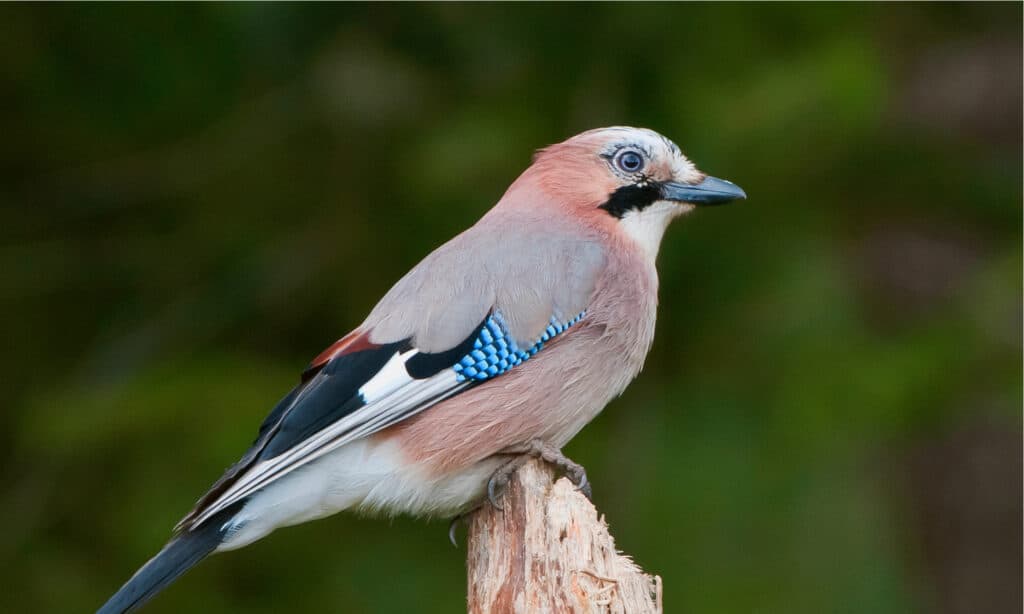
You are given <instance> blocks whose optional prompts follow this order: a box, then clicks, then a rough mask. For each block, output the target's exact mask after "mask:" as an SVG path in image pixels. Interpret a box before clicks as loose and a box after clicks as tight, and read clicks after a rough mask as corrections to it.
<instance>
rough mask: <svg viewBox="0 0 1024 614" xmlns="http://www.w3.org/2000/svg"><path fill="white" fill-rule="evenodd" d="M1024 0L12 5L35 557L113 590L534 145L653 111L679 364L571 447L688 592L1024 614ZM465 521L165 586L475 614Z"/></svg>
mask: <svg viewBox="0 0 1024 614" xmlns="http://www.w3.org/2000/svg"><path fill="white" fill-rule="evenodd" d="M1021 27H1022V20H1021V5H1020V4H1019V3H1010V4H999V5H980V4H971V5H954V4H942V5H922V4H913V5H883V4H872V5H841V6H822V5H744V4H730V5H668V4H659V5H636V4H629V5H626V4H601V5H587V6H583V5H544V6H542V5H478V6H467V5H457V4H445V5H373V6H365V5H332V6H327V5H280V4H202V5H178V6H168V5H163V6H155V5H149V6H125V5H116V6H115V5H77V6H70V5H64V6H42V5H35V6H31V5H6V6H4V7H2V8H0V33H2V36H0V100H2V104H3V109H4V112H3V114H2V119H0V130H2V134H3V136H2V139H0V178H2V183H0V216H2V217H0V239H2V241H0V271H2V280H3V283H2V288H0V308H2V310H3V311H2V313H3V316H4V317H3V318H0V332H2V338H3V342H4V343H3V345H4V351H3V353H2V357H3V358H2V360H3V362H2V367H3V372H4V373H5V374H6V376H5V378H4V381H5V382H6V390H5V394H4V403H5V405H6V409H5V410H4V411H3V412H2V414H0V420H2V424H0V426H2V428H0V442H2V444H3V445H2V447H0V450H2V451H0V455H2V465H0V467H2V469H0V471H2V473H3V476H2V477H3V480H2V483H3V487H2V490H0V496H2V500H0V520H2V524H3V526H4V530H3V532H2V538H0V565H2V568H3V572H4V577H5V582H6V584H7V586H8V589H6V590H5V591H4V593H5V594H4V596H3V597H0V604H3V603H5V602H6V605H3V606H2V607H0V609H3V610H4V611H8V612H86V611H91V609H93V608H95V607H96V606H98V605H99V604H100V603H101V602H102V601H103V600H104V599H105V598H106V597H107V596H108V595H109V594H110V593H111V592H112V591H113V590H114V589H116V588H117V587H118V586H119V585H120V584H121V582H123V581H124V580H125V579H126V578H127V577H128V576H129V575H130V574H131V573H132V572H133V571H134V570H135V569H136V567H137V566H138V565H139V564H141V563H142V562H143V561H144V560H145V559H146V558H148V557H149V556H150V555H151V554H153V553H154V552H155V551H156V550H157V549H158V547H159V546H160V545H161V544H162V543H163V542H164V541H165V539H166V538H167V537H168V536H169V530H170V528H171V526H172V525H173V524H174V523H175V521H176V520H178V518H179V517H180V516H181V515H182V514H183V513H184V512H186V511H187V510H188V509H189V507H190V505H191V504H192V502H193V501H194V499H195V498H196V497H197V496H198V495H199V494H200V493H201V492H202V491H204V490H205V488H206V487H207V486H208V485H209V484H210V483H211V482H212V481H213V480H214V479H215V478H216V477H218V476H219V475H220V472H221V471H222V470H223V469H224V467H226V466H227V465H228V464H230V463H231V462H233V461H234V460H235V459H236V458H237V457H238V456H239V454H240V453H241V452H242V451H243V450H244V449H245V448H246V447H247V445H248V443H249V442H250V441H251V439H252V437H253V436H254V434H255V430H256V427H257V425H258V424H259V422H260V421H261V419H262V418H263V416H264V415H265V413H266V412H267V411H269V409H270V407H271V406H272V404H273V403H274V402H275V401H276V400H277V398H278V397H280V396H281V395H283V394H284V393H285V392H286V391H287V390H288V389H289V388H290V387H291V386H292V385H293V383H294V382H295V381H296V378H297V374H298V372H299V371H300V369H301V368H302V367H303V366H304V364H305V363H306V362H307V361H308V360H309V359H310V358H311V357H312V356H314V355H315V354H317V353H318V352H319V351H320V350H321V349H322V348H323V347H325V346H326V345H328V344H329V343H331V342H332V341H333V340H334V339H336V338H337V337H339V336H341V335H342V334H344V333H345V332H347V331H348V330H349V329H351V328H352V327H353V326H354V325H356V324H357V323H358V322H359V321H360V320H361V319H362V317H363V316H364V315H365V314H366V312H367V311H368V309H369V308H370V307H371V306H372V305H373V304H374V302H375V301H376V300H377V299H378V298H379V297H380V296H381V295H382V294H383V293H384V292H385V291H386V290H387V288H388V287H389V286H390V285H391V284H392V283H394V282H395V281H396V280H397V279H398V278H399V277H400V275H401V274H402V273H404V272H405V271H406V270H407V269H408V268H409V267H411V266H412V265H413V264H415V263H416V262H417V261H418V260H419V259H420V258H421V257H423V256H424V255H425V254H427V253H428V252H429V251H430V250H431V249H433V248H434V247H435V246H437V245H439V244H440V243H442V242H443V241H445V240H447V239H448V238H449V237H451V236H453V235H454V234H455V233H457V232H458V231H460V230H461V229H463V228H465V227H466V226H468V225H469V224H471V223H472V222H473V221H475V220H476V219H477V218H478V217H479V216H480V215H481V214H482V213H483V212H484V211H485V210H486V209H487V208H488V207H490V206H491V204H492V203H494V202H495V201H496V200H497V198H498V197H500V195H501V193H502V192H503V191H504V189H505V187H506V186H507V185H508V184H509V183H510V182H511V181H512V179H514V178H515V177H516V175H517V174H518V173H519V172H520V171H521V170H522V169H523V168H524V167H525V165H527V164H528V162H529V160H530V155H531V152H532V150H533V149H535V148H537V147H540V146H543V145H545V144H548V143H551V142H555V141H560V140H562V139H563V138H565V137H567V136H569V135H571V134H574V133H576V132H579V131H582V130H584V129H588V128H593V127H597V126H603V125H610V124H630V125H640V126H647V127H651V128H654V129H656V130H659V131H661V132H663V133H665V134H666V135H669V136H670V137H672V138H673V139H674V140H676V141H677V142H678V143H679V144H680V145H681V146H682V148H683V150H684V151H685V152H687V153H688V154H689V155H690V156H691V157H692V158H693V159H694V160H695V161H696V162H697V164H698V165H699V166H700V167H701V168H703V169H705V170H707V171H708V172H710V173H713V174H715V175H718V176H721V177H726V178H729V179H732V180H734V181H736V182H737V183H738V184H740V185H742V186H743V187H744V188H745V189H746V190H747V192H748V193H749V195H750V198H749V200H748V201H746V202H743V203H740V204H737V205H735V206H731V207H726V208H720V209H715V210H713V211H712V210H709V211H701V212H699V213H698V214H696V215H693V216H691V217H689V218H687V219H685V220H684V221H682V222H681V223H677V225H676V226H674V227H673V228H672V229H671V231H670V232H669V235H668V237H667V239H666V242H665V245H664V247H663V250H662V253H661V256H660V263H659V265H660V270H661V275H662V289H661V308H660V311H661V313H660V321H659V330H658V336H657V340H656V342H655V345H654V349H653V351H652V353H651V356H650V359H649V360H648V365H647V368H646V370H645V372H644V373H643V374H642V376H641V377H640V379H639V380H638V381H637V382H636V383H635V384H634V385H633V386H632V387H631V388H630V389H629V391H628V392H627V393H626V394H625V396H624V397H622V398H621V399H620V400H618V401H616V402H614V403H613V404H612V405H611V406H610V407H609V408H608V410H607V411H606V412H605V413H604V414H603V415H601V417H599V418H598V419H597V420H596V421H595V422H594V423H593V424H591V425H590V426H589V427H588V428H587V429H585V430H584V432H583V433H582V434H581V435H580V436H579V437H578V438H577V439H576V440H575V441H573V443H571V444H570V445H569V447H568V449H567V452H568V453H569V455H570V456H572V457H574V458H576V459H577V460H579V461H581V462H582V463H584V464H585V465H586V466H587V467H588V469H589V472H590V477H591V480H592V481H593V483H594V491H595V500H596V504H597V506H598V507H599V508H600V509H601V510H602V511H603V512H604V513H605V514H607V518H608V520H609V522H610V523H611V526H612V530H613V533H614V534H615V535H616V537H617V539H618V543H619V546H620V547H621V548H622V549H623V550H624V551H626V552H628V553H630V554H631V555H633V556H634V557H635V558H636V560H637V561H638V562H639V563H640V564H641V565H642V566H643V567H644V568H646V569H647V570H649V571H652V572H655V573H659V574H661V575H662V577H663V578H664V583H665V602H666V605H667V608H668V611H669V612H701V613H708V612H725V613H733V612H778V613H787V614H788V613H805V612H806V613H820V612H851V613H853V612H856V613H863V612H880V613H888V612H940V613H942V612H958V613H959V612H964V613H967V612H1019V611H1020V609H1021V577H1022V570H1021V390H1022V383H1021V292H1022V288H1021V182H1022V174H1021V164H1022V161H1021V133H1022V132H1021ZM446 526H447V525H446V524H445V523H444V522H432V523H426V522H423V521H417V520H410V519H406V518H399V519H395V520H390V521H389V520H379V519H377V520H374V519H361V518H356V517H353V516H350V515H340V516H336V517H334V518H331V519H327V520H323V521H319V522H315V523H312V524H309V525H305V526H302V527H297V528H292V529H286V530H281V531H279V532H277V533H275V534H274V535H273V536H271V537H270V538H268V539H266V540H264V541H263V542H260V543H258V544H256V545H254V546H252V547H250V548H247V549H245V550H242V551H239V552H234V553H230V554H228V555H221V556H216V557H213V558H212V559H210V560H208V561H207V562H205V563H204V564H202V565H201V566H200V567H199V568H197V569H196V570H195V571H193V572H191V573H190V574H188V575H187V576H186V577H185V578H183V579H182V580H181V581H180V582H178V583H177V584H176V585H174V586H173V587H172V588H171V589H170V590H168V591H166V592H165V593H164V594H162V595H161V596H160V597H158V598H157V600H156V601H155V602H153V603H152V604H151V607H149V608H148V609H147V610H146V611H147V612H153V613H157V612H182V611H192V612H284V611H289V612H314V611H336V612H343V611H344V612H396V613H397V612H458V611H460V610H462V609H463V608H464V590H465V586H464V585H465V579H464V575H463V574H464V569H463V563H464V561H463V556H464V550H462V549H460V550H455V549H453V548H452V547H451V545H450V544H449V543H448V542H447V537H446V534H445V532H446Z"/></svg>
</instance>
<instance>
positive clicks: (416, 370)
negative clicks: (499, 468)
mask: <svg viewBox="0 0 1024 614" xmlns="http://www.w3.org/2000/svg"><path fill="white" fill-rule="evenodd" d="M471 230H472V229H471ZM472 240H475V238H474V237H473V235H472V233H471V232H469V231H467V233H464V234H463V235H460V237H457V238H456V239H455V240H453V241H452V242H450V243H449V244H446V245H445V246H442V247H441V248H440V249H438V250H437V251H435V252H434V253H433V254H431V255H430V256H429V257H428V258H427V259H425V260H424V261H423V262H422V263H420V265H418V266H417V267H416V268H415V269H413V271H411V272H410V273H409V274H408V275H407V276H406V277H405V278H403V279H402V280H401V281H400V282H399V283H398V284H396V286H395V287H394V288H393V289H392V291H391V292H389V293H388V295H387V296H385V298H384V299H383V300H382V301H381V303H380V304H379V305H378V307H377V308H375V309H374V311H373V312H372V313H371V315H370V317H369V318H367V320H366V322H364V323H363V325H362V326H360V328H359V329H357V330H356V331H354V332H353V333H352V334H350V335H348V336H346V337H344V338H342V339H341V340H339V341H338V342H337V343H335V344H334V345H332V346H331V347H330V348H328V349H327V350H326V351H325V352H324V353H322V354H321V355H320V356H318V357H317V358H316V359H314V360H313V362H312V363H311V364H310V366H309V368H307V370H306V371H305V372H304V373H303V381H302V383H300V384H299V385H298V386H297V387H296V388H295V389H293V390H292V391H291V392H290V393H289V394H288V395H287V396H285V398H284V399H282V400H281V401H280V402H279V403H278V405H277V406H276V407H275V408H274V409H273V410H272V411H271V413H270V415H269V416H268V417H267V418H266V420H265V421H264V422H263V424H262V426H261V427H260V430H259V435H258V436H257V439H256V441H255V442H254V444H253V446H252V447H251V448H250V449H249V451H248V452H246V454H245V455H244V456H243V457H242V459H241V460H239V461H238V462H237V463H236V464H235V465H234V466H232V467H231V468H229V469H228V471H227V472H226V473H225V474H224V476H223V477H221V479H220V480H218V481H217V483H216V484H214V485H213V487H212V488H211V489H210V490H209V491H208V492H207V493H206V494H205V495H204V496H203V497H202V498H201V499H200V500H199V501H198V503H197V504H196V506H195V508H194V509H193V510H192V512H190V513H189V514H188V516H186V517H185V518H184V519H183V520H182V521H181V522H180V523H179V525H178V528H179V529H182V528H187V529H191V528H193V527H196V526H198V525H200V524H201V523H203V522H204V521H206V520H207V519H209V518H210V517H212V516H213V515H214V514H216V513H217V512H219V511H221V510H223V509H225V508H227V507H229V506H231V505H232V504H235V503H237V502H238V501H241V500H243V499H244V498H246V497H248V496H249V495H251V494H253V493H255V492H256V491H258V490H260V489H261V488H263V487H265V486H267V485H268V484H270V483H271V482H273V481H275V480H277V479H279V478H281V477H283V476H284V475H286V474H288V473H290V472H291V471H294V470H295V469H297V468H299V467H301V466H303V465H306V464H307V463H309V462H312V461H314V460H316V459H317V458H320V457H322V456H323V455H325V454H328V453H329V452H331V451H333V450H336V449H338V448H340V447H341V446H343V445H345V444H347V443H349V442H352V441H355V440H357V439H361V438H363V437H367V436H369V435H372V434H373V433H376V432H378V431H380V430H382V429H385V428H387V427H389V426H392V425H394V424H396V423H398V422H400V421H402V420H405V419H407V418H409V417H411V416H413V415H415V414H418V413H419V412H422V411H424V410H425V409H428V408H429V407H431V406H433V405H435V404H437V403H439V402H441V401H443V400H445V399H448V398H450V397H452V396H454V395H457V394H459V393H460V392H463V391H464V390H466V389H468V388H470V387H472V386H474V385H477V384H479V383H481V382H483V381H486V380H488V379H490V378H492V377H497V376H500V375H501V374H503V373H505V372H506V371H508V370H509V369H512V368H514V367H515V366H517V365H518V364H520V363H522V362H523V361H525V360H528V359H529V358H530V357H531V356H533V355H534V354H535V353H537V352H538V351H540V350H541V349H542V348H543V346H544V343H545V342H547V341H549V340H550V339H551V338H553V337H554V336H556V335H558V334H560V333H561V332H562V331H564V330H565V329H566V328H568V327H570V326H572V325H573V324H575V323H576V322H578V321H579V320H580V319H581V318H582V317H584V316H585V313H586V301H587V299H589V295H590V293H591V292H592V291H593V288H594V283H595V281H594V279H595V278H596V273H597V266H599V265H600V263H601V260H600V254H599V253H597V252H595V251H594V249H595V248H594V247H593V246H592V245H589V244H587V243H585V242H572V245H565V244H562V245H558V242H557V241H556V240H555V239H554V238H553V237H552V238H551V241H550V242H544V241H540V242H534V243H527V244H525V245H523V247H524V248H526V249H528V250H532V251H531V252H530V253H529V254H528V255H527V256H526V257H525V258H523V259H520V260H519V264H518V266H517V265H516V264H514V263H509V262H507V260H508V259H507V258H505V259H504V260H506V262H505V263H504V267H505V269H504V271H502V270H501V266H502V263H501V260H502V258H501V254H500V253H499V254H496V253H494V251H493V250H486V249H477V250H476V251H475V254H476V255H477V256H478V257H479V259H478V260H477V261H476V263H475V264H476V265H477V268H476V272H475V273H474V272H473V270H469V271H461V272H460V269H458V268H455V267H457V265H459V264H460V261H461V255H462V254H464V253H465V250H467V249H469V248H472V247H473V246H472V245H466V244H465V242H467V241H472ZM460 241H462V242H463V244H461V245H460V243H459V242H460ZM569 252H572V253H569ZM553 258H554V259H553ZM557 258H561V260H560V259H557ZM565 258H568V260H565ZM524 259H526V260H533V261H534V264H539V265H542V266H541V268H540V269H539V270H538V269H537V268H533V269H532V270H529V269H530V268H531V267H530V266H529V263H527V265H526V266H525V267H524V265H523V262H522V261H523V260H524ZM545 269H559V270H561V271H563V274H561V275H557V274H551V273H550V272H545ZM564 271H568V273H564ZM527 273H529V274H530V275H529V276H525V277H520V278H519V279H517V276H524V275H527ZM495 282H497V283H495ZM584 294H585V296H584ZM445 313H447V317H444V316H445ZM416 315H418V316H419V318H418V319H417V318H416V317H415V316H416Z"/></svg>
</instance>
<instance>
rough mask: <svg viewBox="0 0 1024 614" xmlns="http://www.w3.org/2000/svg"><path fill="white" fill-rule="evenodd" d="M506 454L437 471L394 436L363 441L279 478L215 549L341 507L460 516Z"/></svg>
mask: <svg viewBox="0 0 1024 614" xmlns="http://www.w3.org/2000/svg"><path fill="white" fill-rule="evenodd" d="M502 462H503V459H501V458H496V459H488V460H485V461H483V462H480V463H477V464H476V465H473V466H472V467H469V468H468V469H465V470H463V471H461V472H457V473H453V474H449V475H445V476H443V477H432V476H429V474H428V473H427V472H426V471H424V470H423V469H422V468H420V467H418V466H416V465H413V464H411V463H409V462H408V461H407V460H405V459H404V458H403V457H402V455H401V453H400V452H399V451H398V449H397V445H396V444H395V442H394V441H379V440H365V439H364V440H359V441H355V442H352V443H350V444H348V445H346V446H344V447H342V448H339V449H338V450H336V451H334V452H332V453H330V454H328V455H327V456H324V457H323V458H321V459H318V460H316V461H314V462H312V463H310V464H309V465H307V466H305V467H302V468H300V469H297V470H295V471H293V472H292V473H290V474H288V475H287V476H285V477H284V478H282V479H280V480H278V481H276V482H273V483H272V484H270V485H268V486H267V487H266V488H264V489H263V490H261V491H259V492H257V493H256V494H254V495H253V496H252V498H251V499H250V500H249V502H248V503H246V505H245V507H244V508H242V510H241V511H240V512H239V513H238V514H237V515H236V516H235V517H234V518H232V520H231V521H230V525H232V526H233V527H234V528H232V529H230V530H229V533H228V536H227V538H226V539H225V541H224V543H223V544H221V545H220V546H219V547H218V548H217V551H218V552H220V551H225V550H234V549H236V548H241V547H242V546H246V545H248V544H251V543H252V542H254V541H256V540H258V539H260V538H262V537H264V536H265V535H267V534H268V533H270V532H271V531H273V530H274V529H277V528H279V527H285V526H289V525H293V524H299V523H302V522H306V521H309V520H313V519H316V518H323V517H325V516H330V515H332V514H336V513H337V512H340V511H342V510H347V509H351V510H356V511H360V512H365V513H378V512H384V513H387V514H389V515H394V514H404V513H407V514H413V515H418V516H454V515H456V514H458V513H459V512H461V511H464V510H465V509H466V508H467V507H468V506H469V505H471V504H472V503H474V502H476V501H478V500H480V499H481V498H482V496H483V493H484V490H485V488H486V485H487V480H488V479H489V478H490V476H491V474H492V473H493V472H494V471H495V470H496V469H497V468H498V466H499V465H500V464H501V463H502Z"/></svg>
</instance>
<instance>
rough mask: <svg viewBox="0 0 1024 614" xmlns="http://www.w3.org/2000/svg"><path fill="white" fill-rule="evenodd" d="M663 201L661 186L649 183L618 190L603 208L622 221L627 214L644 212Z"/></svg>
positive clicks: (610, 195)
mask: <svg viewBox="0 0 1024 614" xmlns="http://www.w3.org/2000/svg"><path fill="white" fill-rule="evenodd" d="M661 199H662V196H661V186H660V185H659V184H658V183H657V182H655V181H647V182H645V183H643V184H636V183H634V184H632V185H624V186H622V187H621V188H618V189H617V190H615V191H614V192H612V193H611V194H609V195H608V200H607V201H606V202H605V203H604V204H603V205H601V208H602V209H604V210H605V211H607V212H608V213H609V214H610V215H611V216H612V217H615V218H617V219H620V220H621V219H622V216H624V215H626V213H627V212H629V211H643V210H644V209H646V208H647V207H650V206H651V205H652V204H654V203H655V202H657V201H659V200H661Z"/></svg>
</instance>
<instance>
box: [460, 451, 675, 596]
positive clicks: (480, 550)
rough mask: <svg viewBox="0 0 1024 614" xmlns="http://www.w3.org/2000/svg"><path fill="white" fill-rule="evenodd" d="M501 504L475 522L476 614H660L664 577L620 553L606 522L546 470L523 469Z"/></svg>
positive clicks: (472, 587) (471, 587) (470, 572)
mask: <svg viewBox="0 0 1024 614" xmlns="http://www.w3.org/2000/svg"><path fill="white" fill-rule="evenodd" d="M501 503H502V505H503V507H504V508H505V509H504V511H501V510H498V509H495V508H494V507H493V506H491V505H489V504H485V505H484V506H483V507H481V508H480V509H479V510H478V511H477V512H475V513H474V514H473V515H472V516H471V518H470V519H469V541H468V543H469V551H468V553H467V558H466V569H467V579H468V590H467V593H468V601H469V604H468V605H469V608H468V609H469V613H470V614H506V613H509V614H511V613H515V614H525V613H534V612H540V613H552V614H553V613H562V612H573V613H576V612H580V613H584V612H585V613H588V614H589V613H593V612H601V613H606V612H607V613H615V614H619V613H623V614H648V613H660V612H661V611H662V604H661V578H660V577H658V576H651V575H648V574H646V573H644V572H643V570H641V569H640V568H639V567H637V566H636V564H634V563H633V561H632V560H631V559H630V558H629V557H628V556H626V555H623V554H621V553H619V552H618V551H617V550H616V549H615V541H614V540H613V539H612V536H611V534H610V533H609V532H608V525H607V524H606V523H605V521H604V518H603V517H602V518H598V515H597V510H596V509H595V508H594V506H593V505H592V504H591V503H590V501H588V500H587V498H586V497H584V496H583V495H582V494H581V493H580V492H578V491H577V490H576V487H575V486H573V484H572V483H571V482H569V480H567V479H565V478H561V479H559V480H558V481H557V482H556V481H555V480H554V472H553V470H552V469H551V468H550V467H548V466H547V465H546V464H544V463H543V462H541V461H539V460H534V461H531V462H529V463H527V464H526V465H524V466H523V467H522V468H520V469H519V470H518V471H517V472H516V474H515V475H514V476H513V477H512V481H511V482H510V483H509V485H508V488H507V489H506V490H505V492H504V493H503V495H502V498H501Z"/></svg>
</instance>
